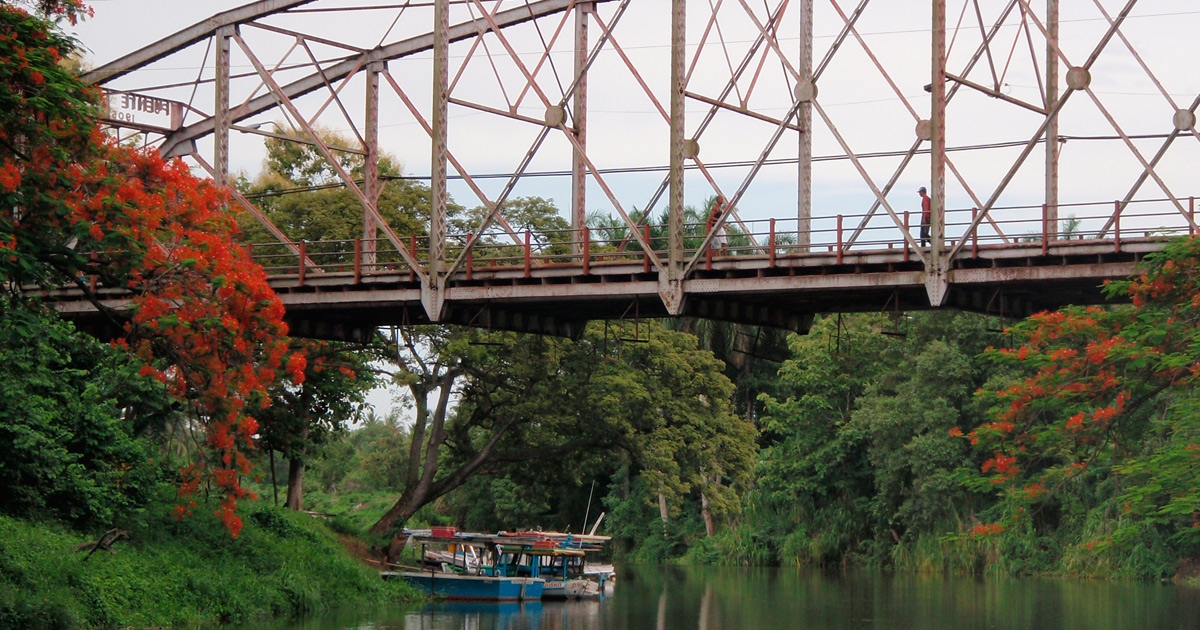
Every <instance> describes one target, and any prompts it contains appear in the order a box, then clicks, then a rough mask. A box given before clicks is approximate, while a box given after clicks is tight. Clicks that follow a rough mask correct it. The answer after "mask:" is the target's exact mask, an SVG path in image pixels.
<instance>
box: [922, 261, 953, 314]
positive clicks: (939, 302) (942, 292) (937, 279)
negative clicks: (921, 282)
mask: <svg viewBox="0 0 1200 630" xmlns="http://www.w3.org/2000/svg"><path fill="white" fill-rule="evenodd" d="M925 293H926V294H928V295H929V305H930V306H933V307H942V306H945V305H946V296H947V295H948V294H949V293H950V272H949V271H948V270H947V269H946V259H945V258H942V259H940V260H938V261H937V264H936V265H935V264H933V263H930V266H929V269H928V270H927V271H926V272H925Z"/></svg>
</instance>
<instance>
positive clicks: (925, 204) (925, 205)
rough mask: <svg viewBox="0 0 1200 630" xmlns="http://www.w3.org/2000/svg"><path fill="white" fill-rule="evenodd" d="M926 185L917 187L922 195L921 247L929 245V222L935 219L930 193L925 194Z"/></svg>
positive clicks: (918, 192)
mask: <svg viewBox="0 0 1200 630" xmlns="http://www.w3.org/2000/svg"><path fill="white" fill-rule="evenodd" d="M925 192H926V191H925V187H924V186H922V187H920V188H918V189H917V194H918V195H921V247H928V246H929V224H930V223H931V222H932V220H933V211H932V210H931V208H930V206H931V202H930V200H929V195H927V194H925Z"/></svg>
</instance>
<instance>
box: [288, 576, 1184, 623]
mask: <svg viewBox="0 0 1200 630" xmlns="http://www.w3.org/2000/svg"><path fill="white" fill-rule="evenodd" d="M279 628H281V629H282V628H287V629H288V630H351V629H354V630H625V629H630V630H635V629H636V630H642V629H648V630H658V629H676V628H680V629H684V628H686V629H689V630H690V629H696V630H718V629H721V630H768V629H770V630H774V629H778V628H796V629H814V630H815V629H818V628H820V629H822V630H825V629H831V630H832V629H841V628H878V629H883V628H888V629H891V628H897V629H899V628H923V629H930V630H949V629H960V628H981V629H982V628H989V629H990V628H998V629H1006V628H1012V629H1017V628H1020V629H1023V630H1059V629H1064V630H1065V629H1076V628H1078V629H1080V630H1084V629H1087V630H1118V629H1122V630H1124V629H1135V628H1136V629H1141V628H1146V629H1154V630H1160V629H1161V630H1170V629H1176V628H1178V629H1188V630H1192V629H1200V588H1192V587H1181V586H1171V585H1157V584H1122V583H1111V582H1097V581H1075V580H1060V579H1024V580H1009V579H972V578H964V577H942V576H933V575H913V574H886V573H878V572H868V571H849V572H836V573H830V572H824V573H823V572H820V571H813V570H808V569H772V568H747V569H735V568H709V567H676V566H667V567H647V566H637V567H624V568H623V569H622V571H621V572H620V574H619V580H618V586H617V589H616V593H615V595H613V596H611V597H609V598H608V599H607V600H604V601H598V602H597V601H584V602H545V603H537V602H535V603H526V604H491V605H488V604H448V603H443V604H429V605H426V606H424V607H422V608H418V609H415V610H408V611H392V612H388V611H382V612H377V613H374V614H370V615H367V616H365V617H364V616H363V615H362V614H361V613H358V614H355V615H353V616H350V617H346V616H342V617H329V618H323V619H310V620H306V621H303V622H299V623H293V624H289V625H284V626H279Z"/></svg>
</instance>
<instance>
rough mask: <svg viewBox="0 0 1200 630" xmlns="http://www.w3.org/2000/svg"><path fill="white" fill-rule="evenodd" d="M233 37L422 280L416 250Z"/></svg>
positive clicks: (253, 57) (247, 48)
mask: <svg viewBox="0 0 1200 630" xmlns="http://www.w3.org/2000/svg"><path fill="white" fill-rule="evenodd" d="M233 40H234V41H236V42H237V44H238V47H239V48H241V49H242V52H243V53H244V54H245V55H246V57H247V58H248V59H249V60H250V63H251V64H253V66H254V69H255V70H256V71H257V72H258V74H259V76H261V77H262V80H263V81H264V82H265V83H266V84H267V87H268V88H270V90H271V95H272V97H274V98H277V99H279V105H280V106H281V107H283V109H284V110H285V111H287V112H288V113H289V114H291V116H292V117H293V118H294V119H295V120H296V122H297V123H298V124H299V125H300V126H301V127H303V128H304V131H305V132H306V133H308V137H309V139H310V140H312V141H313V145H314V146H316V148H317V151H318V152H320V154H321V155H322V156H324V158H325V160H326V161H327V162H329V164H330V166H332V167H333V169H334V170H335V171H337V174H338V177H339V178H340V179H341V180H342V183H343V184H345V186H346V188H347V189H349V190H350V192H352V193H354V196H355V197H357V198H358V200H359V202H360V203H362V205H363V210H364V211H366V212H368V213H370V215H371V217H372V218H374V219H375V222H376V225H378V226H379V227H380V228H382V229H383V233H384V235H386V236H387V239H388V240H389V241H391V243H392V245H393V246H394V247H395V248H396V250H397V251H398V252H399V253H400V256H401V257H402V258H403V259H404V262H405V263H407V264H408V265H409V267H411V268H412V270H413V272H414V273H416V274H417V275H418V276H420V277H421V279H422V280H425V278H426V273H425V270H423V269H422V268H421V265H420V264H419V263H418V262H417V258H416V252H410V251H409V250H408V247H407V246H406V245H405V244H404V243H402V242H401V241H400V237H398V236H396V233H395V231H393V230H392V227H391V225H389V224H388V222H387V220H385V219H384V218H383V216H382V215H380V214H379V209H378V208H376V207H375V204H373V203H371V201H370V200H368V199H367V196H366V194H365V193H363V191H362V189H361V188H359V187H358V184H356V183H355V182H354V178H352V177H350V174H349V173H347V172H346V169H344V168H342V165H341V164H339V163H338V161H337V158H336V157H335V156H334V155H333V152H332V151H331V150H330V149H329V147H328V146H326V145H325V143H324V142H323V141H322V140H321V138H320V137H319V136H318V135H317V133H316V131H314V130H313V128H312V126H311V125H309V124H308V122H307V121H306V120H305V119H304V116H303V115H301V113H300V110H298V109H297V108H296V105H295V104H294V103H292V101H291V99H289V98H288V97H287V96H286V95H285V94H284V93H283V89H282V88H281V87H280V86H279V84H278V83H276V81H275V79H274V77H272V76H271V73H270V72H268V71H267V68H266V67H265V66H263V64H262V62H261V61H259V59H258V57H257V56H256V55H255V54H254V52H253V51H252V50H250V46H248V45H247V44H246V42H245V40H243V39H242V37H241V35H234V36H233Z"/></svg>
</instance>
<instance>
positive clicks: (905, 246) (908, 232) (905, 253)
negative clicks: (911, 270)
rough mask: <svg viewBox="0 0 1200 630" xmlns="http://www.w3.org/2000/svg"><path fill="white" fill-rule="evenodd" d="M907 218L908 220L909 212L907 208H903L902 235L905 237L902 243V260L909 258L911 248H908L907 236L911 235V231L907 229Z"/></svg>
mask: <svg viewBox="0 0 1200 630" xmlns="http://www.w3.org/2000/svg"><path fill="white" fill-rule="evenodd" d="M908 220H909V213H908V210H905V211H904V236H905V238H904V243H903V244H904V262H908V261H909V260H910V256H911V255H912V249H911V248H909V246H908V238H909V237H911V236H912V232H910V231H909V227H908V226H909V223H908Z"/></svg>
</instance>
